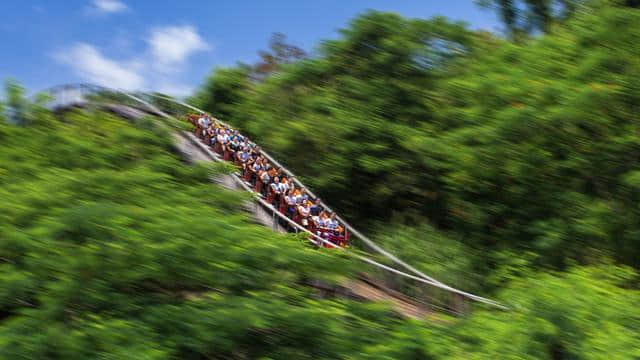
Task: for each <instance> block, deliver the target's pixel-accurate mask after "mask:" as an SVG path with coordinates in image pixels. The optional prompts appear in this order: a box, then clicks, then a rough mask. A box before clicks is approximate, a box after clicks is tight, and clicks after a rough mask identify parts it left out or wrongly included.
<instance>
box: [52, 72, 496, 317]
mask: <svg viewBox="0 0 640 360" xmlns="http://www.w3.org/2000/svg"><path fill="white" fill-rule="evenodd" d="M76 88H79V89H80V95H79V96H76V98H80V99H81V100H86V93H88V94H91V93H97V92H107V93H115V94H119V95H123V96H124V97H126V98H128V99H130V100H132V101H134V102H135V103H137V104H142V105H143V106H144V107H146V108H147V109H148V110H149V111H150V112H151V113H155V114H158V115H159V116H162V117H165V118H167V119H173V120H176V119H175V118H173V117H172V116H171V115H169V114H167V113H165V112H163V111H162V110H161V109H158V108H157V107H156V106H155V105H153V104H151V103H150V102H148V101H146V100H144V99H142V98H141V97H142V96H145V97H156V98H160V99H163V100H165V101H170V102H173V103H175V104H178V105H181V106H184V107H186V108H189V109H191V110H193V111H197V112H199V113H207V112H206V111H204V110H202V109H199V108H197V107H195V106H193V105H190V104H187V103H185V102H182V101H179V100H176V99H173V98H170V97H166V96H162V95H157V94H141V95H140V94H132V93H129V92H127V91H124V90H120V89H109V88H106V87H102V86H95V85H90V84H76V85H62V86H58V87H55V88H51V89H49V91H48V92H49V93H50V94H52V95H53V96H55V95H56V94H57V93H58V92H60V91H62V92H64V91H69V90H71V91H73V90H74V89H76ZM82 91H84V92H85V93H83V92H82ZM63 94H64V93H63ZM74 100H77V99H74ZM211 117H212V118H214V119H215V120H216V121H218V122H219V123H220V124H223V125H226V126H229V125H228V124H226V123H224V122H223V121H221V120H219V119H217V118H215V117H213V116H211ZM180 136H182V137H186V139H187V140H189V141H190V142H191V143H192V144H193V145H195V146H197V147H198V148H199V149H200V150H201V151H202V152H204V153H205V154H207V156H208V157H209V158H210V159H212V160H213V161H223V160H222V159H220V158H219V157H218V156H216V154H215V153H214V152H213V151H211V150H210V149H209V148H208V147H207V146H206V145H204V144H203V143H202V142H201V141H200V140H199V139H198V138H196V137H195V136H194V135H193V134H191V133H189V132H180ZM261 154H262V155H263V156H265V157H266V158H267V159H268V160H269V161H270V162H271V163H273V164H275V165H276V166H278V167H280V168H282V169H283V171H284V172H285V173H286V174H287V175H288V176H290V177H293V179H294V182H295V183H296V185H297V186H299V187H300V188H304V189H305V190H306V191H307V193H308V194H309V195H311V196H312V197H313V198H316V199H317V198H318V197H317V196H316V195H315V194H314V193H313V192H312V191H311V190H310V189H308V188H307V187H306V186H304V184H302V183H301V182H300V181H299V180H298V178H297V177H296V176H295V175H294V174H293V172H291V171H290V170H288V169H287V168H285V167H284V166H282V165H281V164H280V163H279V162H278V161H277V160H276V159H274V158H273V156H271V155H269V154H268V153H267V152H265V151H264V150H262V151H261ZM230 175H231V176H232V178H233V179H234V181H235V182H236V183H237V184H239V185H240V187H241V188H242V189H244V190H246V191H249V192H251V193H254V194H255V192H254V191H253V190H252V189H251V188H250V187H249V186H247V184H245V182H244V181H243V180H242V179H241V178H240V177H239V176H238V175H236V174H230ZM255 200H256V201H257V202H258V203H259V204H260V205H261V206H262V207H263V208H265V209H267V210H268V211H269V212H270V213H272V214H273V216H277V217H278V218H280V219H281V220H283V221H284V222H286V223H288V224H289V225H291V226H292V227H293V228H294V229H296V230H297V231H298V232H303V233H307V234H308V235H309V237H308V239H309V241H310V242H311V243H313V244H315V245H317V246H320V245H323V244H324V245H326V246H328V247H331V248H335V249H338V250H340V251H345V252H346V253H348V254H349V255H351V256H354V257H355V258H357V259H359V260H361V261H363V262H366V263H368V264H371V265H373V266H375V267H377V268H379V269H382V270H385V271H388V272H391V273H394V274H397V275H400V276H402V277H405V278H409V279H412V280H415V281H417V282H420V283H423V284H426V285H430V286H433V287H436V288H439V289H442V290H444V291H447V292H450V293H454V294H457V295H459V296H462V297H464V298H467V299H470V300H473V301H476V302H480V303H484V304H487V305H489V306H492V307H496V308H499V309H503V310H507V309H508V307H507V306H505V305H503V304H501V303H499V302H497V301H494V300H491V299H487V298H484V297H481V296H478V295H474V294H471V293H468V292H465V291H462V290H459V289H456V288H454V287H452V286H449V285H446V284H444V283H442V282H440V281H438V280H436V279H434V278H433V277H430V276H428V275H426V274H424V273H423V272H421V271H420V270H418V269H416V268H415V267H413V266H411V265H409V264H407V263H406V262H404V261H403V260H401V259H400V258H398V257H397V256H395V255H393V254H391V253H389V252H388V251H386V250H384V249H383V248H382V247H381V246H379V245H378V244H376V243H375V242H374V241H372V240H371V239H369V238H368V237H366V236H365V235H363V234H362V233H361V232H359V231H358V230H357V229H355V228H354V227H353V226H351V225H350V224H349V223H348V222H346V221H345V220H344V219H343V218H341V217H340V216H336V218H337V219H338V220H339V221H340V222H341V223H342V224H343V225H344V226H345V229H346V231H349V232H350V233H351V234H352V235H354V236H356V237H357V238H358V239H360V240H361V241H363V242H364V243H365V244H366V245H368V246H369V247H371V248H372V249H373V250H375V251H376V252H378V253H380V254H382V255H383V256H385V257H386V258H388V259H389V260H391V261H392V262H393V263H395V264H397V265H400V266H401V267H403V268H405V269H406V270H408V271H409V272H411V273H413V274H409V273H407V272H404V271H401V270H398V269H396V268H393V267H391V266H388V265H385V264H382V263H380V262H378V261H375V260H373V259H371V258H369V257H367V256H363V255H361V254H359V253H357V252H355V251H347V250H346V249H344V248H341V247H339V246H337V245H335V244H333V243H332V242H330V241H328V240H326V239H323V238H322V237H319V236H317V235H316V234H313V233H312V232H310V231H309V230H307V229H306V228H304V227H302V226H301V225H299V224H298V223H296V222H294V221H293V220H291V219H289V218H288V217H286V216H284V215H283V214H281V213H280V212H279V211H278V210H277V209H276V208H274V207H273V206H272V205H271V204H269V203H268V202H267V201H265V200H264V199H262V198H261V197H260V196H258V195H257V194H256V196H255ZM321 203H322V205H323V207H324V208H325V209H327V210H329V211H332V212H333V210H331V208H330V207H329V206H328V205H326V204H325V203H324V202H322V200H321Z"/></svg>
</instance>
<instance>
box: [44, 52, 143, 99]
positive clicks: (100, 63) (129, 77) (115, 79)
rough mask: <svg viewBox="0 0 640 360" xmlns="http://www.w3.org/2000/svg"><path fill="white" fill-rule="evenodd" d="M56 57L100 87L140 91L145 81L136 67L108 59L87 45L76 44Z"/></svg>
mask: <svg viewBox="0 0 640 360" xmlns="http://www.w3.org/2000/svg"><path fill="white" fill-rule="evenodd" d="M54 57H55V58H56V59H57V60H58V61H59V62H61V63H64V64H67V65H69V66H71V67H72V68H73V70H74V71H75V72H76V73H77V74H78V75H79V76H80V77H82V78H83V79H85V80H88V81H91V82H93V83H95V84H98V85H103V86H109V87H117V88H124V89H129V90H133V89H140V88H141V87H142V86H143V85H144V79H143V78H142V76H141V75H140V74H138V73H137V72H136V71H135V66H133V65H131V64H127V63H122V62H118V61H115V60H112V59H109V58H106V57H105V56H103V55H102V53H101V52H100V51H99V50H98V49H96V48H95V47H93V46H91V45H89V44H86V43H77V44H74V45H73V46H72V47H71V48H70V49H67V50H66V51H64V52H59V53H57V54H55V55H54Z"/></svg>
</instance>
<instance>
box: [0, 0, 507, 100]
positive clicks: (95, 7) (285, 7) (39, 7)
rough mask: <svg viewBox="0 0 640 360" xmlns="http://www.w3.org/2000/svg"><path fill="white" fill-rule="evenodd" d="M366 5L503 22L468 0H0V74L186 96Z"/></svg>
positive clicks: (326, 34)
mask: <svg viewBox="0 0 640 360" xmlns="http://www.w3.org/2000/svg"><path fill="white" fill-rule="evenodd" d="M367 9H376V10H384V11H392V12H396V13H399V14H402V15H404V16H407V17H417V18H429V17H431V16H434V15H444V16H447V17H449V18H451V19H456V20H463V21H466V22H467V23H469V25H470V26H471V27H472V28H482V29H487V30H491V31H498V30H499V24H498V21H497V19H496V17H495V15H494V14H493V13H492V12H490V11H487V10H483V9H480V8H478V7H477V6H476V5H475V4H474V3H473V0H445V1H428V0H366V1H365V0H316V1H310V0H274V1H266V0H228V1H217V0H182V1H176V0H172V1H169V0H157V1H152V0H64V1H63V0H54V1H52V0H47V1H44V0H40V1H29V0H2V1H0V54H2V55H1V58H0V79H6V78H8V77H11V78H15V79H17V80H18V81H20V82H21V83H22V84H23V85H25V86H26V87H27V88H28V89H29V90H31V91H37V90H42V89H44V88H46V87H49V86H52V85H56V84H62V83H70V82H79V81H83V82H92V83H98V84H101V85H107V86H113V87H122V88H127V89H153V90H157V91H164V92H169V93H172V94H175V95H184V94H186V93H188V92H189V91H191V90H192V89H193V88H195V87H196V86H198V85H199V84H200V83H201V82H202V81H203V79H204V78H205V76H206V75H207V74H208V73H209V72H210V71H211V70H212V69H213V68H214V67H216V66H225V65H232V64H234V63H236V62H237V61H243V62H248V63H253V62H255V61H257V58H258V57H257V51H258V50H260V49H265V48H266V46H267V43H268V40H269V37H270V36H271V34H272V33H274V32H282V33H284V34H286V35H287V37H288V41H289V42H291V43H293V44H295V45H297V46H300V47H302V48H303V49H305V50H313V48H314V47H315V46H316V45H317V44H318V42H319V41H320V40H322V39H328V38H335V37H336V36H337V30H338V29H340V28H343V27H345V26H346V25H347V24H348V22H349V20H350V19H351V18H353V17H355V16H356V15H358V14H360V13H362V12H364V11H366V10H367Z"/></svg>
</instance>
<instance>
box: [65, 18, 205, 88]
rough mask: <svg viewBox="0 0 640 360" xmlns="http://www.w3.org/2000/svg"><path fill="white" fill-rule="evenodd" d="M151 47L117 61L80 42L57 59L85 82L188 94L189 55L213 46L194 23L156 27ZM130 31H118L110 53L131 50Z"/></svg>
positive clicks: (150, 43) (148, 46) (150, 35)
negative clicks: (187, 72)
mask: <svg viewBox="0 0 640 360" xmlns="http://www.w3.org/2000/svg"><path fill="white" fill-rule="evenodd" d="M146 42H147V48H145V49H142V50H141V51H138V54H139V55H136V56H133V57H128V58H121V59H120V60H116V59H113V58H109V57H107V56H105V55H103V53H102V52H101V51H100V49H98V48H96V47H95V46H93V45H90V44H87V43H76V44H74V45H72V46H70V47H68V48H66V49H64V50H63V51H59V52H57V53H56V54H54V58H55V60H57V61H58V62H59V63H62V64H65V65H67V66H69V67H70V68H71V69H72V70H73V71H74V72H75V73H76V74H77V75H78V76H79V77H80V78H81V79H82V80H83V81H87V82H91V83H95V84H98V85H103V86H107V87H112V88H123V89H127V90H145V89H146V90H151V91H159V92H163V93H166V94H171V95H176V96H185V95H188V94H189V93H191V91H193V86H190V85H187V84H185V83H184V81H183V78H182V77H181V74H182V71H181V70H183V69H185V68H186V66H187V62H188V60H189V57H190V56H191V55H193V54H194V53H196V52H198V51H205V50H209V49H211V46H210V45H208V44H207V43H206V42H205V41H204V40H202V38H201V37H200V35H199V34H198V32H197V30H196V29H195V28H194V27H192V26H166V27H160V28H155V29H152V30H151V32H150V33H149V36H148V37H147V39H146ZM130 45H131V44H130V39H129V34H128V33H124V32H121V33H120V34H116V38H115V40H114V41H113V44H112V45H110V46H109V49H110V52H113V51H116V52H127V49H128V48H129V47H130Z"/></svg>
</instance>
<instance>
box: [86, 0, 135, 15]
mask: <svg viewBox="0 0 640 360" xmlns="http://www.w3.org/2000/svg"><path fill="white" fill-rule="evenodd" d="M93 6H94V8H95V9H96V10H98V11H99V12H101V13H117V12H121V11H125V10H127V5H126V4H125V3H123V2H122V1H119V0H93Z"/></svg>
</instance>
